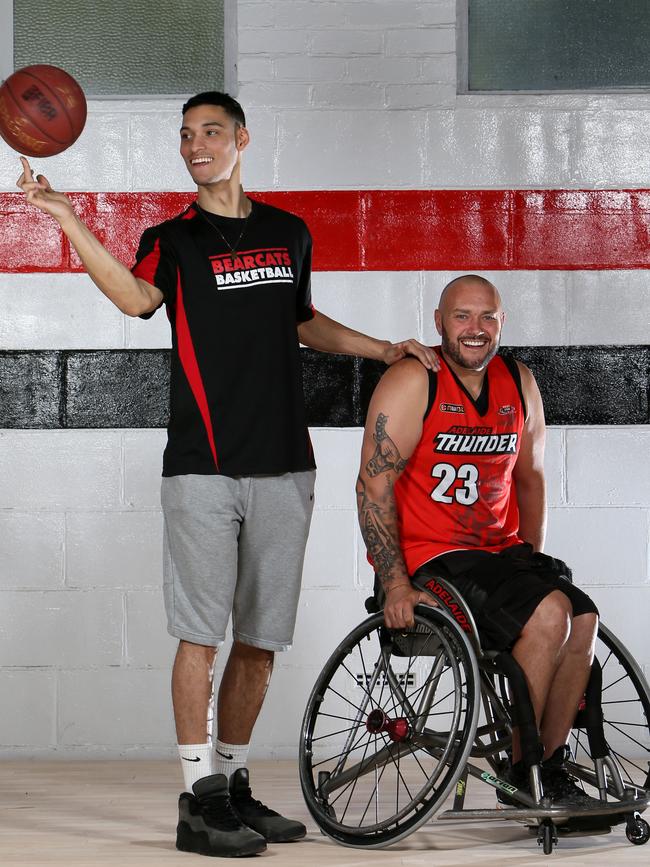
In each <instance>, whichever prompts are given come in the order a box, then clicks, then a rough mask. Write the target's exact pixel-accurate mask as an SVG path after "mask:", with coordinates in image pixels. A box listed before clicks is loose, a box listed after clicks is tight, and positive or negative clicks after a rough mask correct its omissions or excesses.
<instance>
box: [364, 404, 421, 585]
mask: <svg viewBox="0 0 650 867" xmlns="http://www.w3.org/2000/svg"><path fill="white" fill-rule="evenodd" d="M387 421H388V416H386V415H383V413H379V414H378V416H377V421H376V423H375V432H374V435H373V439H374V441H375V443H376V448H375V451H374V453H373V455H372V457H371V458H370V460H369V461H368V462H367V464H366V465H365V467H362V469H361V472H360V474H359V478H358V479H357V508H358V512H359V525H360V527H361V535H362V536H363V540H364V542H365V543H366V548H367V549H368V553H369V554H370V557H371V558H372V561H373V564H374V567H375V571H376V572H377V574H378V575H379V578H380V580H381V582H382V585H383V587H384V590H388V588H389V586H390V585H391V584H392V583H393V582H396V583H398V584H400V583H406V582H407V581H408V580H409V579H408V573H407V571H406V566H405V564H404V558H403V556H402V551H401V548H400V543H399V527H398V519H397V508H396V506H395V496H394V493H393V486H394V484H395V481H396V479H397V477H399V475H400V474H401V473H402V471H403V470H404V468H405V466H406V461H405V460H403V458H402V456H401V455H400V453H399V449H398V448H397V446H396V445H395V443H394V442H393V440H392V439H391V438H390V436H389V435H388V433H387V431H386V422H387ZM382 474H383V475H385V484H383V485H379V484H378V477H379V476H380V475H382ZM364 476H367V477H368V479H369V480H373V479H377V481H375V482H374V483H372V484H371V486H370V487H369V486H368V485H367V484H366V481H365V479H364Z"/></svg>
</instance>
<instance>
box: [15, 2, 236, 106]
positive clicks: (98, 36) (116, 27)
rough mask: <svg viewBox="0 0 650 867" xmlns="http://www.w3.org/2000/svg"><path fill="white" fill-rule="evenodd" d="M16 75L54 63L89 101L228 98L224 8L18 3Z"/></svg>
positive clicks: (219, 4)
mask: <svg viewBox="0 0 650 867" xmlns="http://www.w3.org/2000/svg"><path fill="white" fill-rule="evenodd" d="M13 24H14V68H15V69H19V68H20V67H22V66H28V65H30V64H32V63H50V64H53V65H54V66H60V67H62V68H63V69H65V70H66V71H67V72H69V73H70V74H71V75H73V76H74V77H75V78H76V79H77V81H78V82H79V83H80V84H81V86H82V87H83V89H84V90H85V92H86V94H87V95H88V96H138V95H151V96H162V95H177V94H188V93H190V94H191V93H197V92H199V91H201V90H222V89H223V82H224V0H210V2H207V3H200V4H198V5H196V4H193V3H188V2H185V0H155V2H152V0H115V2H103V3H101V2H97V0H47V2H43V0H14V15H13Z"/></svg>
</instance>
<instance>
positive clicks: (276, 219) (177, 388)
mask: <svg viewBox="0 0 650 867" xmlns="http://www.w3.org/2000/svg"><path fill="white" fill-rule="evenodd" d="M209 218H210V221H211V222H209V221H208V220H207V219H206V218H205V217H204V216H203V215H202V214H201V213H199V211H198V210H197V207H196V206H195V205H194V204H193V205H191V206H190V207H189V208H188V209H187V210H186V211H184V212H183V213H182V214H179V216H177V217H175V218H174V219H172V220H168V221H167V222H165V223H161V224H160V225H158V226H154V227H152V228H150V229H147V230H146V231H145V232H144V233H143V235H142V238H141V240H140V248H139V250H138V253H137V256H136V264H135V265H134V267H133V273H134V274H135V275H136V277H141V278H142V279H143V280H146V281H147V282H148V283H151V284H153V285H154V286H157V287H158V288H159V289H160V291H161V292H162V293H163V296H164V300H165V304H166V308H167V315H168V317H169V321H170V323H171V328H172V359H171V386H170V418H169V426H168V442H167V448H166V449H165V454H164V458H163V475H165V476H175V475H182V474H187V473H199V474H204V475H205V474H208V475H212V474H223V475H229V476H236V475H256V474H265V473H269V474H280V473H285V472H298V471H301V470H306V469H311V468H313V467H314V466H315V463H314V456H313V451H312V448H311V443H310V440H309V434H308V431H307V417H306V411H305V401H304V395H303V390H302V370H301V361H300V347H299V342H298V333H297V323H299V322H304V321H306V320H308V319H311V318H312V317H313V315H314V313H313V308H312V305H311V288H310V287H311V236H310V234H309V231H308V229H307V226H306V225H305V223H304V222H303V221H302V220H301V219H300V218H299V217H296V216H294V215H293V214H290V213H288V212H287V211H282V210H280V209H279V208H274V207H271V206H269V205H265V204H262V203H261V202H253V206H252V211H251V214H250V217H249V218H248V221H247V222H246V224H245V226H244V223H245V221H244V220H243V219H229V218H227V217H219V216H217V215H215V214H210V215H209ZM211 223H212V225H211ZM215 225H216V226H218V227H219V230H220V231H221V232H222V233H223V235H225V237H226V238H227V239H228V241H229V242H230V244H231V246H234V247H236V253H234V254H233V253H232V250H231V249H229V248H228V246H227V244H226V243H225V242H224V240H223V237H221V235H220V232H219V231H217V229H216V228H215ZM242 229H243V232H244V233H243V235H242V237H241V240H240V241H239V243H237V240H238V238H239V236H240V234H241V232H242Z"/></svg>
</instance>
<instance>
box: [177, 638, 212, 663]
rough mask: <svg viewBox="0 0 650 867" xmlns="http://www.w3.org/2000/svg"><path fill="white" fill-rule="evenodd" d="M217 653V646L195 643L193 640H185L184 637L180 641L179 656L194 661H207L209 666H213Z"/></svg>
mask: <svg viewBox="0 0 650 867" xmlns="http://www.w3.org/2000/svg"><path fill="white" fill-rule="evenodd" d="M216 655H217V648H216V647H211V646H209V645H206V644H193V643H192V642H191V641H184V640H183V639H181V640H180V641H179V642H178V651H177V656H178V657H181V658H182V659H185V660H188V661H192V662H200V663H204V662H205V663H207V664H208V665H209V666H212V665H213V664H214V659H215V656H216Z"/></svg>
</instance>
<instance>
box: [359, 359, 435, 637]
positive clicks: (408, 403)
mask: <svg viewBox="0 0 650 867" xmlns="http://www.w3.org/2000/svg"><path fill="white" fill-rule="evenodd" d="M427 396H428V376H427V373H426V371H425V370H424V368H423V367H422V366H421V365H420V364H417V363H416V362H415V360H412V359H411V360H406V361H403V362H402V363H401V364H398V365H396V366H395V367H392V368H391V369H390V370H389V371H387V373H385V374H384V376H383V378H382V379H381V381H380V382H379V385H378V386H377V388H376V389H375V393H374V394H373V397H372V400H371V402H370V407H369V409H368V417H367V421H366V429H365V434H364V438H363V446H362V450H361V468H360V470H359V477H358V479H357V508H358V512H359V524H360V526H361V534H362V536H363V539H364V542H365V543H366V547H367V549H368V553H369V554H370V556H371V558H372V560H373V564H374V567H375V571H376V572H377V575H378V576H379V579H380V581H381V583H382V586H383V588H384V593H385V594H386V603H385V605H384V619H385V621H386V625H387V626H388V627H390V628H393V629H397V628H404V627H408V626H411V625H412V624H413V609H414V607H415V606H416V605H417V604H418V602H425V601H427V602H428V601H429V599H430V597H429V596H427V594H425V593H421V592H420V591H419V590H416V589H415V588H414V587H413V586H412V585H411V582H410V580H409V576H408V572H407V570H406V564H405V563H404V558H403V556H402V552H401V549H400V538H399V528H398V521H397V508H396V505H395V495H394V488H395V483H396V482H397V480H398V478H399V477H400V475H401V474H402V472H403V471H404V468H405V467H406V464H407V461H408V459H409V457H410V456H411V454H412V453H413V451H414V449H415V447H416V445H417V444H418V442H419V440H420V436H421V435H422V418H423V416H424V412H425V410H426V405H427Z"/></svg>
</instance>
